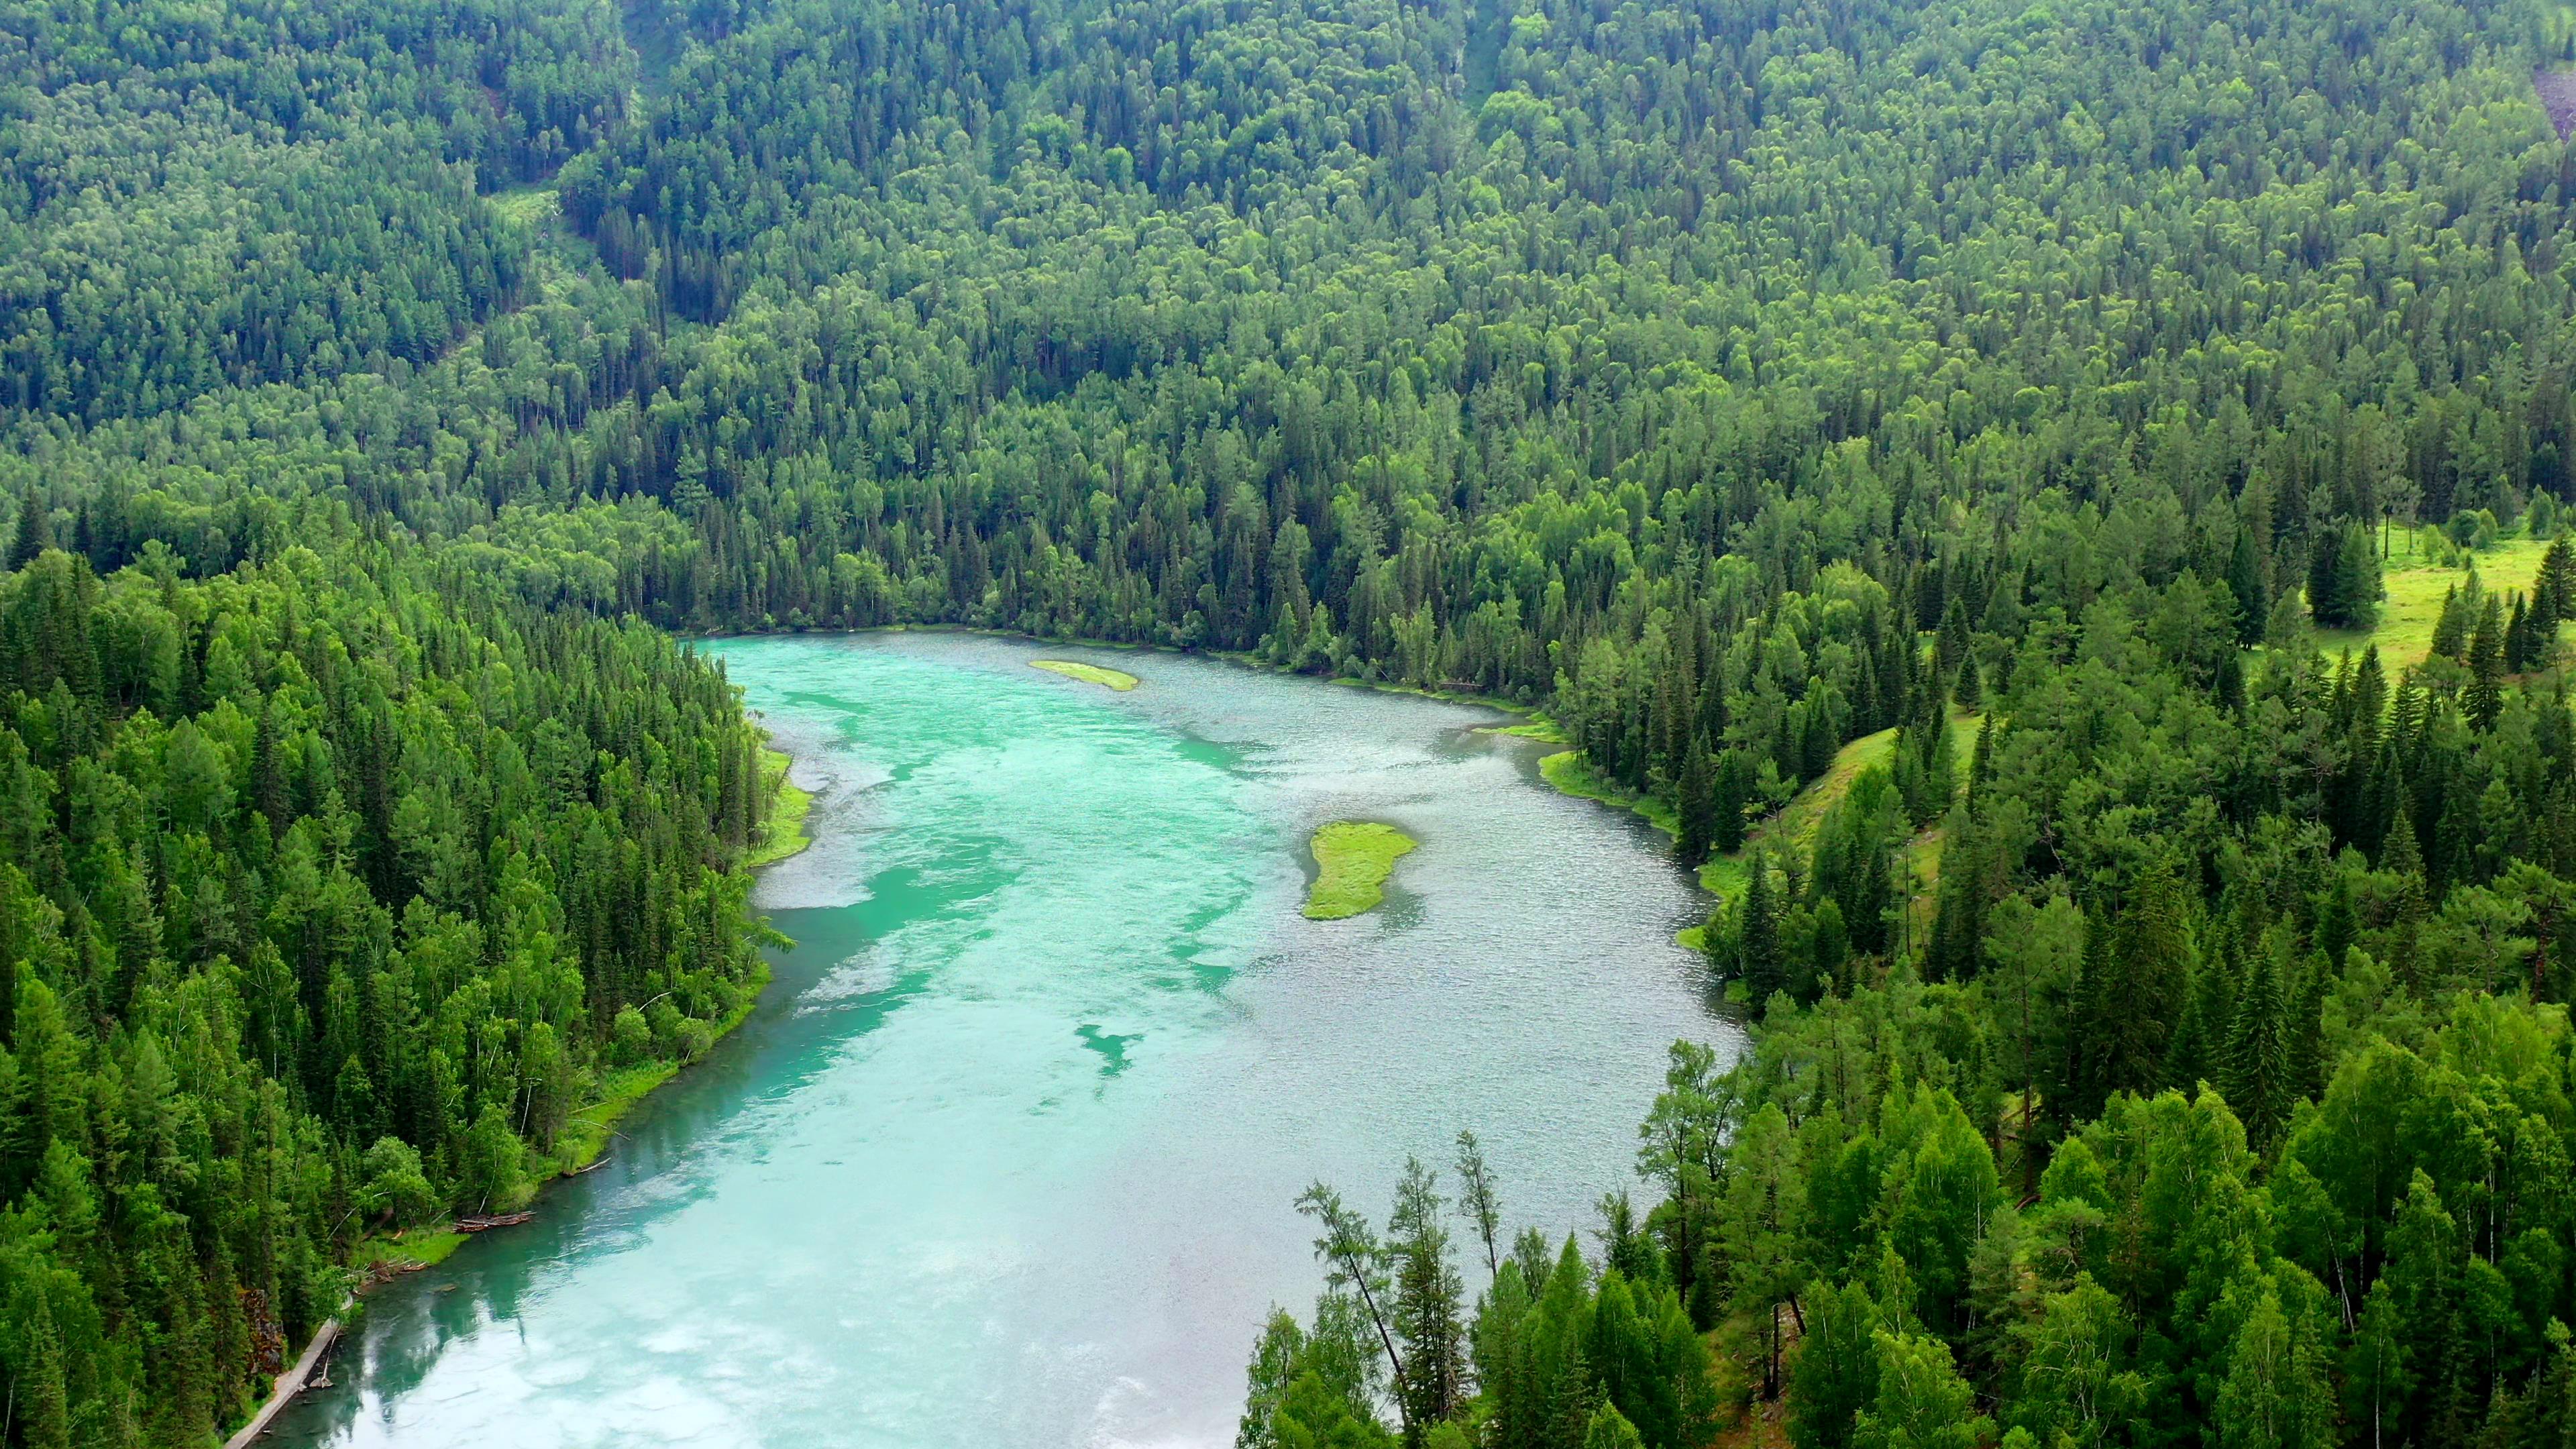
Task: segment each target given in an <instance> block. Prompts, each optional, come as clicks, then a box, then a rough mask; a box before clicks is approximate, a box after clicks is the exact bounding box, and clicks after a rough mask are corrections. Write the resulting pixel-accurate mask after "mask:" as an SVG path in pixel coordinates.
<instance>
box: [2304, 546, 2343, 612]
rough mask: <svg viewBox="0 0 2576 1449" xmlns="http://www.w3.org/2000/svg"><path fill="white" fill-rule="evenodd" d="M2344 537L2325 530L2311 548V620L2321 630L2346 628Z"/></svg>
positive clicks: (2309, 597) (2309, 547)
mask: <svg viewBox="0 0 2576 1449" xmlns="http://www.w3.org/2000/svg"><path fill="white" fill-rule="evenodd" d="M2342 563H2343V536H2342V535H2341V534H2340V533H2339V532H2337V531H2336V530H2334V529H2330V528H2329V529H2324V530H2321V531H2319V532H2318V534H2317V536H2316V537H2315V538H2314V539H2312V540H2310V541H2309V544H2308V617H2309V618H2311V619H2313V620H2315V621H2316V624H2317V627H2318V628H2320V629H2340V628H2342V627H2343V624H2344V599H2343V592H2342V588H2343V568H2342Z"/></svg>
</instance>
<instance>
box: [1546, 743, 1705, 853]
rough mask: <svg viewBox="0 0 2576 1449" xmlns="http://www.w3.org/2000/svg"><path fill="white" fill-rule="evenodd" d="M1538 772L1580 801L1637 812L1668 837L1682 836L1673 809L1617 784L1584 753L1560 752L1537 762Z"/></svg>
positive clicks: (1573, 751) (1550, 782) (1575, 751)
mask: <svg viewBox="0 0 2576 1449" xmlns="http://www.w3.org/2000/svg"><path fill="white" fill-rule="evenodd" d="M1538 772H1539V774H1540V776H1541V777H1543V778H1544V779H1545V780H1546V781H1547V782H1548V783H1549V784H1551V785H1554V786H1555V787H1556V788H1557V789H1559V790H1561V791H1563V792H1565V793H1566V794H1568V795H1572V796H1574V797H1575V798H1576V799H1578V800H1598V801H1600V802H1601V803H1602V804H1604V805H1616V806H1618V807H1619V808H1620V809H1622V810H1634V811H1636V812H1637V813H1638V814H1640V815H1643V816H1645V817H1646V823H1647V824H1649V825H1652V826H1653V827H1655V828H1656V829H1657V830H1660V831H1662V832H1664V833H1665V834H1666V835H1679V834H1680V833H1681V825H1680V823H1679V822H1678V821H1676V820H1675V819H1674V818H1673V807H1672V806H1670V805H1667V804H1665V803H1664V802H1663V801H1661V800H1658V799H1656V798H1655V797H1654V796H1652V795H1639V794H1637V793H1635V792H1634V791H1631V790H1628V789H1626V788H1624V787H1622V786H1621V785H1620V784H1619V782H1618V781H1616V780H1613V779H1611V778H1610V777H1609V776H1607V775H1604V774H1602V773H1601V772H1600V771H1599V770H1597V769H1594V768H1593V765H1592V762H1591V761H1590V760H1587V759H1585V758H1584V757H1583V752H1582V751H1581V750H1560V751H1558V752H1557V753H1556V754H1553V755H1550V756H1548V757H1547V758H1546V759H1544V760H1541V761H1539V762H1538Z"/></svg>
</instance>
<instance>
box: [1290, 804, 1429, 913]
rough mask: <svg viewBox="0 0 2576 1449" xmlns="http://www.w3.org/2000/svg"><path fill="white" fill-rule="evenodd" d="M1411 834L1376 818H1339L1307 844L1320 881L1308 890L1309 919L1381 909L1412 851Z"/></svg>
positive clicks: (1316, 832) (1319, 831)
mask: <svg viewBox="0 0 2576 1449" xmlns="http://www.w3.org/2000/svg"><path fill="white" fill-rule="evenodd" d="M1415 843H1416V842H1415V841H1414V839H1413V837H1412V836H1410V835H1407V834H1405V833H1404V832H1403V831H1401V830H1398V829H1396V828H1395V827H1394V826H1392V825H1385V824H1380V823H1379V822H1377V821H1374V820H1336V821H1334V822H1333V823H1331V824H1329V825H1325V826H1321V827H1319V828H1318V829H1317V830H1316V831H1315V834H1314V837H1313V838H1312V839H1311V840H1309V841H1308V842H1307V844H1308V848H1309V849H1311V850H1313V851H1314V854H1315V867H1316V875H1315V883H1314V884H1313V885H1311V886H1308V887H1307V888H1306V919H1308V920H1310V921H1339V920H1346V919H1348V918H1350V917H1352V916H1356V915H1360V914H1362V913H1364V912H1367V911H1373V910H1376V909H1377V907H1378V905H1379V904H1380V903H1381V902H1383V901H1384V900H1385V899H1386V892H1385V886H1386V880H1387V877H1388V876H1390V875H1392V874H1394V873H1395V863H1396V861H1397V860H1399V859H1401V858H1402V857H1404V856H1405V855H1408V854H1410V853H1411V852H1412V850H1413V848H1414V845H1415Z"/></svg>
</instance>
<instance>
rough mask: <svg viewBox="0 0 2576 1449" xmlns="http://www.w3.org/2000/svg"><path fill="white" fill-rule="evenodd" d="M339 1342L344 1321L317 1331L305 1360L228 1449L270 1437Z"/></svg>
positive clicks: (287, 1375) (289, 1373)
mask: <svg viewBox="0 0 2576 1449" xmlns="http://www.w3.org/2000/svg"><path fill="white" fill-rule="evenodd" d="M339 1341H340V1320H338V1319H336V1318H334V1319H332V1320H331V1321H330V1322H328V1323H325V1324H323V1325H322V1327H321V1328H320V1329H318V1330H316V1331H315V1332H314V1335H313V1341H312V1342H311V1343H308V1344H306V1345H305V1346H304V1356H303V1357H302V1358H299V1359H297V1360H296V1361H295V1367H293V1368H291V1369H288V1370H287V1371H286V1372H284V1373H282V1374H279V1375H278V1376H277V1391H276V1392H275V1393H272V1394H270V1395H269V1396H268V1402H267V1403H265V1404H262V1405H261V1406H260V1409H259V1412H258V1413H256V1414H253V1415H251V1419H250V1422H249V1423H247V1424H244V1425H242V1427H241V1430H240V1432H238V1433H236V1434H234V1435H233V1436H232V1437H231V1438H229V1439H226V1440H225V1441H224V1449H248V1446H249V1444H250V1442H251V1441H252V1440H254V1439H257V1438H258V1437H259V1436H260V1435H262V1434H265V1433H267V1432H268V1426H269V1424H270V1422H271V1421H273V1420H275V1419H276V1418H277V1416H278V1415H279V1414H280V1413H282V1412H284V1411H285V1409H286V1406H287V1405H288V1404H291V1403H293V1402H295V1396H296V1395H297V1394H299V1393H302V1392H303V1391H304V1386H305V1385H306V1384H309V1383H311V1382H312V1381H313V1370H314V1369H315V1367H316V1366H318V1365H319V1364H320V1363H321V1362H322V1356H323V1355H324V1354H327V1353H329V1352H330V1351H331V1345H333V1344H335V1343H337V1342H339Z"/></svg>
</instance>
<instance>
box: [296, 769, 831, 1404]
mask: <svg viewBox="0 0 2576 1449" xmlns="http://www.w3.org/2000/svg"><path fill="white" fill-rule="evenodd" d="M794 764H795V757H794V756H792V755H790V754H788V753H787V752H786V751H784V750H776V749H763V750H762V751H761V780H762V783H763V784H764V786H765V787H766V788H767V789H768V791H769V795H770V806H769V810H768V812H767V813H766V815H765V816H764V817H763V825H762V832H761V837H760V839H759V840H758V841H756V842H755V843H754V844H753V845H752V846H751V847H750V848H749V849H748V850H747V851H746V852H745V853H744V856H743V858H742V860H741V861H740V862H739V863H738V868H739V869H742V870H745V871H752V870H759V869H762V868H764V867H767V866H772V865H776V864H777V863H778V862H780V861H782V860H786V859H788V858H790V857H791V856H795V855H798V854H801V853H802V852H803V851H804V850H805V849H806V848H807V847H808V846H810V845H812V844H813V843H814V841H813V837H812V836H811V835H810V834H809V833H808V832H807V831H806V829H805V823H806V820H807V818H808V816H809V815H810V814H811V812H812V810H813V805H814V797H813V794H812V792H811V791H808V790H805V789H802V788H800V787H799V786H797V785H796V784H794V783H793V782H792V781H790V780H789V779H788V771H789V769H790V768H791V767H792V766H793V765H794ZM769 982H770V971H769V964H768V963H767V962H766V961H763V962H761V963H759V965H758V966H757V967H756V969H755V970H754V972H753V974H752V975H751V977H750V978H749V979H748V980H747V981H746V982H745V985H746V987H747V988H748V989H746V990H745V991H744V992H743V996H742V1000H741V1001H740V1002H739V1003H738V1004H737V1005H736V1006H735V1007H734V1008H733V1010H731V1011H729V1012H727V1013H726V1014H725V1015H724V1017H723V1019H722V1020H720V1021H718V1022H717V1023H716V1025H715V1030H713V1031H712V1032H710V1033H708V1036H707V1044H708V1046H709V1047H712V1046H713V1045H714V1044H715V1043H716V1042H719V1041H722V1040H724V1039H725V1038H726V1037H728V1036H730V1035H732V1034H733V1031H734V1028H736V1027H738V1026H741V1025H742V1024H743V1022H745V1021H746V1020H748V1019H750V1016H751V1012H752V1008H754V1007H755V1006H757V1005H759V1003H760V997H761V993H763V992H764V991H767V990H768V989H769ZM703 1057H704V1053H703V1052H700V1053H699V1054H698V1055H696V1056H692V1057H691V1058H689V1059H688V1060H687V1061H679V1060H673V1059H670V1058H667V1057H663V1058H655V1059H653V1060H650V1061H643V1062H637V1063H635V1064H634V1065H632V1066H626V1067H620V1068H617V1069H615V1070H613V1071H609V1072H606V1073H604V1074H602V1075H601V1076H600V1077H599V1078H598V1079H597V1080H596V1082H595V1083H594V1085H593V1088H592V1090H591V1092H590V1093H589V1094H588V1095H590V1097H591V1101H590V1102H589V1103H588V1104H587V1105H585V1106H582V1107H579V1108H576V1109H575V1110H574V1111H573V1112H572V1114H571V1115H570V1116H569V1117H568V1118H567V1119H566V1120H565V1122H564V1126H563V1129H562V1131H561V1132H560V1133H558V1134H557V1136H556V1139H555V1146H554V1150H553V1151H552V1152H550V1153H544V1154H534V1153H532V1159H533V1160H532V1161H530V1163H529V1164H528V1166H529V1169H530V1170H529V1172H528V1173H527V1176H526V1179H525V1187H524V1190H523V1191H522V1192H520V1193H517V1194H513V1195H512V1196H511V1197H510V1198H509V1199H508V1200H506V1201H503V1202H498V1203H495V1204H494V1205H493V1206H494V1210H495V1211H498V1212H514V1211H518V1210H520V1209H523V1208H525V1207H527V1206H528V1204H530V1203H532V1202H534V1201H535V1200H536V1198H537V1197H538V1195H539V1194H541V1193H542V1192H543V1191H544V1190H545V1187H546V1185H547V1184H549V1183H552V1182H556V1181H559V1180H561V1179H563V1178H567V1177H577V1176H579V1175H580V1174H582V1173H584V1172H587V1171H589V1170H590V1169H591V1168H593V1167H595V1166H597V1165H598V1164H599V1161H600V1159H601V1157H602V1156H604V1155H605V1154H606V1153H607V1150H608V1144H609V1141H610V1139H612V1138H614V1137H616V1136H617V1135H618V1134H617V1124H618V1123H619V1122H620V1121H622V1120H624V1119H625V1117H626V1115H627V1114H628V1113H629V1112H632V1111H634V1110H635V1107H636V1105H637V1104H638V1103H640V1102H642V1101H643V1100H644V1099H645V1098H646V1097H647V1096H649V1095H651V1093H652V1091H653V1089H654V1088H656V1087H658V1086H660V1085H662V1084H663V1083H664V1082H667V1081H669V1080H671V1079H672V1078H673V1077H676V1076H678V1075H679V1074H680V1071H681V1069H682V1068H683V1067H686V1066H689V1065H693V1064H694V1063H695V1062H697V1061H699V1060H701V1059H703ZM471 1236H472V1235H471V1234H469V1233H465V1232H462V1231H459V1230H458V1229H457V1228H456V1227H455V1225H454V1222H453V1220H446V1221H440V1222H434V1223H426V1224H415V1225H413V1226H412V1227H409V1228H405V1229H399V1230H397V1231H395V1232H391V1233H385V1234H375V1233H370V1234H367V1235H366V1236H364V1237H362V1238H360V1239H359V1240H358V1241H357V1243H356V1244H355V1245H354V1246H352V1247H351V1248H350V1250H349V1259H348V1265H347V1266H348V1267H349V1269H350V1270H351V1271H352V1272H353V1273H355V1274H356V1275H357V1281H356V1282H355V1284H353V1285H352V1289H351V1291H352V1292H362V1291H364V1290H365V1289H367V1288H371V1287H374V1286H375V1285H377V1284H380V1283H384V1282H388V1281H390V1280H392V1279H394V1278H397V1277H401V1276H404V1275H406V1274H411V1273H417V1272H421V1271H423V1270H425V1269H429V1268H435V1267H437V1266H438V1265H439V1264H441V1263H444V1262H445V1261H447V1259H448V1257H449V1255H450V1254H453V1253H454V1252H455V1251H456V1250H457V1249H458V1248H461V1247H463V1246H464V1245H465V1243H466V1240H467V1239H468V1238H469V1237H471ZM290 1397H291V1396H290Z"/></svg>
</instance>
